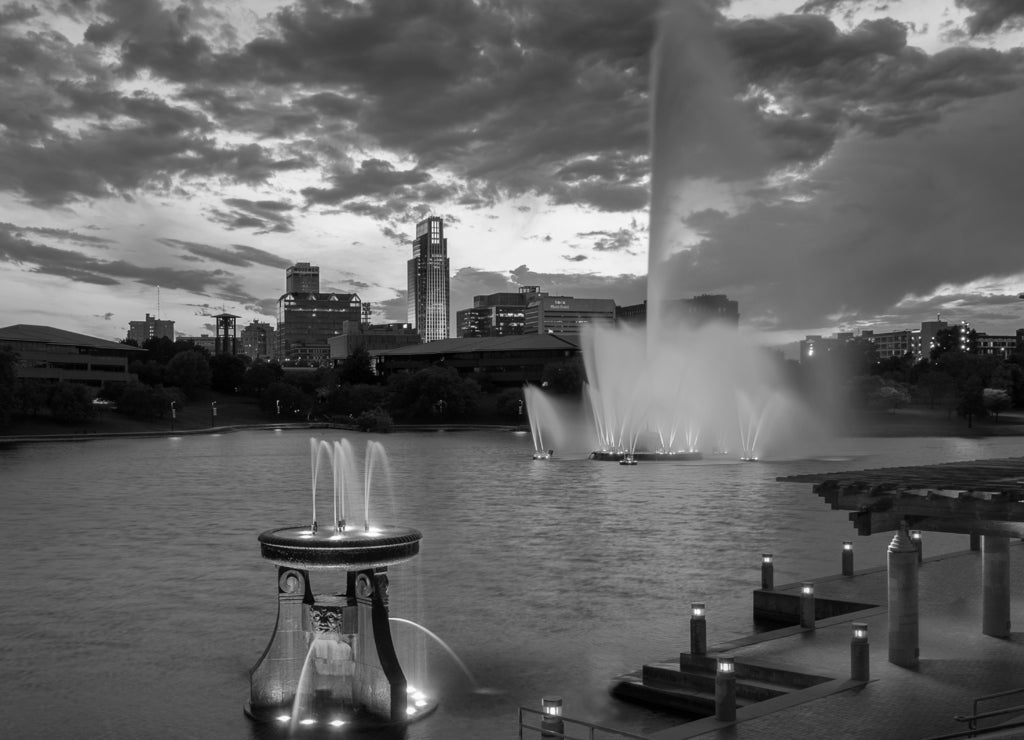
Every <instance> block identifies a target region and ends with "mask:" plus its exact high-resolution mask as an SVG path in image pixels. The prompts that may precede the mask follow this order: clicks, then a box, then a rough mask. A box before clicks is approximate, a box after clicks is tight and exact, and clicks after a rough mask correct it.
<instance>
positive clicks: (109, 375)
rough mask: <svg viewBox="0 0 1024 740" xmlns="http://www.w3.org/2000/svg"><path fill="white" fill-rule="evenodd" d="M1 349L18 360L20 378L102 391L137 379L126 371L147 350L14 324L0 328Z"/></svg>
mask: <svg viewBox="0 0 1024 740" xmlns="http://www.w3.org/2000/svg"><path fill="white" fill-rule="evenodd" d="M0 348H3V349H10V350H11V351H12V352H14V353H15V354H16V355H17V357H18V361H17V374H18V377H19V378H35V379H38V380H45V381H51V382H54V383H56V382H58V381H62V380H63V381H67V382H71V383H81V384H82V385H88V386H91V387H94V388H101V387H103V386H105V385H108V384H110V383H125V382H127V381H129V380H137V379H138V378H137V377H136V376H135V375H134V374H133V373H130V372H128V365H129V363H130V362H131V361H132V360H136V359H144V358H145V356H146V350H144V349H140V348H138V347H133V346H132V345H130V344H121V343H120V342H111V341H109V340H106V339H97V338H96V337H90V336H87V335H85V334H78V333H76V332H72V331H65V330H63V329H55V328H53V327H51V326H36V325H33V324H14V325H13V326H5V327H4V328H2V329H0Z"/></svg>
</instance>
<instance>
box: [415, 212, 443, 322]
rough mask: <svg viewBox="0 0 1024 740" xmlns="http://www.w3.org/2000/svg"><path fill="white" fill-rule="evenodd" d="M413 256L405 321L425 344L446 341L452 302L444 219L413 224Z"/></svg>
mask: <svg viewBox="0 0 1024 740" xmlns="http://www.w3.org/2000/svg"><path fill="white" fill-rule="evenodd" d="M412 255H413V256H412V259H411V260H409V262H408V275H407V278H408V294H407V300H408V312H407V314H408V315H407V318H408V321H409V323H410V324H412V325H413V326H414V327H416V331H417V332H419V335H420V337H422V339H423V341H424V342H432V341H435V340H438V339H447V338H448V315H449V310H450V302H451V299H450V290H449V278H448V275H449V271H448V267H449V266H448V240H447V239H445V236H444V221H443V219H441V218H440V217H438V216H431V217H430V218H427V219H424V220H423V221H420V222H419V223H418V224H416V239H415V240H414V241H413V243H412Z"/></svg>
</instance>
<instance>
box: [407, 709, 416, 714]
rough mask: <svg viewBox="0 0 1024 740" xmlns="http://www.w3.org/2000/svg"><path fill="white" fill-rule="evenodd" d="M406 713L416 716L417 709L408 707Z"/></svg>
mask: <svg viewBox="0 0 1024 740" xmlns="http://www.w3.org/2000/svg"><path fill="white" fill-rule="evenodd" d="M405 713H406V714H409V715H413V714H416V707H406V708H405Z"/></svg>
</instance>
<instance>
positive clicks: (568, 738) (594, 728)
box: [519, 707, 650, 740]
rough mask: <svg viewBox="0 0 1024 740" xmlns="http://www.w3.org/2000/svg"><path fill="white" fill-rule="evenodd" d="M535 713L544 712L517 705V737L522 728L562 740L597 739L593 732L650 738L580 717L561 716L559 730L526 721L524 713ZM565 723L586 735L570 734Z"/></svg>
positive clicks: (638, 739) (642, 739)
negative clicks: (561, 739)
mask: <svg viewBox="0 0 1024 740" xmlns="http://www.w3.org/2000/svg"><path fill="white" fill-rule="evenodd" d="M527 714H536V715H538V716H540V717H541V718H544V717H545V716H547V715H545V714H544V712H542V711H541V710H539V709H530V708H529V707H519V737H520V740H521V739H522V737H523V730H536V731H537V732H539V733H541V737H553V738H564V740H598V736H597V735H595V734H594V733H596V732H600V733H602V734H603V735H607V736H611V737H613V738H627V740H650V738H649V737H647V736H646V735H636V734H634V733H632V732H626V731H625V730H616V729H614V728H612V727H602V726H601V725H595V724H594V723H593V722H586V721H585V720H582V719H571V718H569V717H561V716H559V717H558V719H560V720H561V721H562V726H563V729H562V730H561V731H559V730H555V729H552V728H550V727H542V726H540V725H531V724H528V723H527V722H526V719H525V718H524V715H527ZM565 725H574V726H575V728H576V729H580V730H585V731H586V733H587V734H586V735H585V736H583V735H570V734H569V732H568V731H567V730H566V729H564V728H565Z"/></svg>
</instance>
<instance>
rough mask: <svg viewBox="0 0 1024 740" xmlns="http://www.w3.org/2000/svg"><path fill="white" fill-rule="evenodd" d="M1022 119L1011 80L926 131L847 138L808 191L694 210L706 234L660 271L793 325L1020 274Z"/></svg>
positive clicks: (1020, 98) (820, 322)
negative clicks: (704, 212)
mask: <svg viewBox="0 0 1024 740" xmlns="http://www.w3.org/2000/svg"><path fill="white" fill-rule="evenodd" d="M1022 119H1024V91H1015V92H1013V93H1007V94H1004V95H1000V96H992V97H989V98H986V99H985V100H984V101H983V102H979V103H977V104H975V105H973V106H971V107H969V108H963V109H961V110H958V111H956V112H955V113H950V114H948V115H947V116H945V117H944V118H943V119H942V121H941V122H939V123H936V124H934V125H931V126H929V127H927V128H926V129H923V130H919V131H913V132H904V133H901V134H898V135H894V136H892V137H889V138H886V139H872V138H870V137H866V136H860V137H850V138H848V139H847V140H845V141H844V142H843V143H842V144H841V145H840V146H839V147H838V148H837V150H836V152H835V153H834V154H833V156H832V157H831V159H830V161H829V162H827V163H826V164H824V165H823V166H822V167H821V168H820V169H819V170H818V171H817V172H815V173H814V175H813V176H812V177H811V181H810V186H811V187H812V188H815V189H816V193H815V196H814V197H813V198H812V199H809V200H805V199H798V200H796V201H790V200H785V199H779V200H778V201H776V202H774V203H766V204H760V205H757V206H755V207H752V208H750V209H748V210H747V211H745V212H743V213H742V214H739V215H737V216H735V217H733V218H729V219H721V218H714V217H708V216H703V217H702V222H701V226H702V228H703V230H704V232H705V234H706V239H705V241H704V242H703V243H701V244H700V245H699V246H698V247H696V248H695V249H693V250H691V251H685V252H681V253H679V254H677V255H676V256H675V257H674V258H672V259H671V260H670V261H669V262H668V263H667V265H666V267H665V268H664V272H665V273H666V274H668V275H669V276H670V280H671V281H672V282H673V283H674V284H675V285H677V286H679V287H680V288H681V289H683V290H684V291H685V290H691V291H696V290H700V291H707V292H715V293H717V292H721V293H727V294H729V295H730V297H732V298H735V299H737V300H739V301H740V304H741V306H743V307H744V308H743V312H744V315H745V316H768V315H769V314H771V315H773V316H774V318H773V320H772V322H773V323H774V325H777V326H784V327H788V328H814V327H821V326H828V325H833V324H834V323H835V321H834V320H833V319H832V318H830V317H836V316H841V317H843V318H844V319H845V320H848V321H856V320H870V319H871V318H872V317H873V316H875V315H884V314H887V313H890V312H891V311H892V310H893V307H894V306H896V305H898V304H899V303H900V302H901V300H902V299H903V298H904V297H905V296H908V295H917V296H929V295H931V294H932V293H934V292H936V291H937V290H938V289H939V288H940V287H941V286H943V285H947V284H949V283H950V282H951V281H956V282H957V283H968V282H970V281H974V280H983V279H986V278H991V277H992V276H1000V275H1013V274H1016V273H1019V272H1020V271H1021V270H1022V269H1024V257H1022V256H1021V251H1020V248H1019V236H1020V234H1021V233H1024V211H1022V210H1021V209H1020V207H1019V198H1018V193H1019V186H1020V182H1021V174H1020V173H1021V172H1024V151H1022V149H1021V147H1020V146H1019V131H1018V128H1019V126H1018V122H1019V121H1020V120H1022ZM936 152H939V153H941V154H940V155H938V156H937V155H936ZM749 245H756V248H755V249H751V248H750V247H749ZM918 320H921V317H920V314H918ZM765 328H774V326H772V325H768V324H766V325H765Z"/></svg>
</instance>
